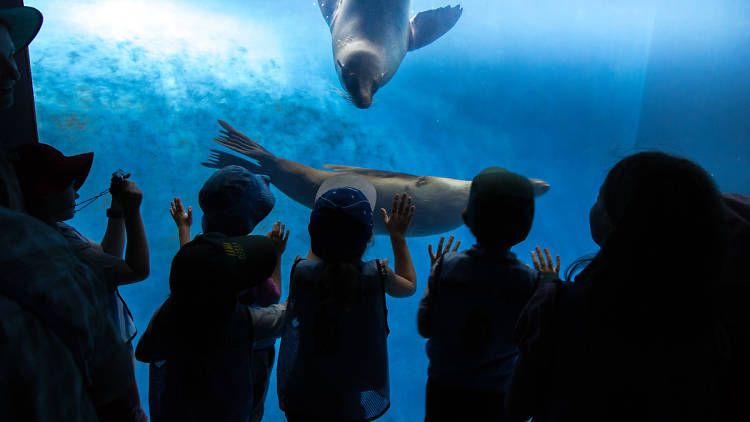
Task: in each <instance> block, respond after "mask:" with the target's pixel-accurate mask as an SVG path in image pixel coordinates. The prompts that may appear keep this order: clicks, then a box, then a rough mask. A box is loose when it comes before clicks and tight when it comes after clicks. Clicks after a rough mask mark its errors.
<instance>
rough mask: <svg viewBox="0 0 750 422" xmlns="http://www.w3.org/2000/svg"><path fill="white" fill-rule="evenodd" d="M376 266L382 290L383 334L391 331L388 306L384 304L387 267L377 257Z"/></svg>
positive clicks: (386, 334)
mask: <svg viewBox="0 0 750 422" xmlns="http://www.w3.org/2000/svg"><path fill="white" fill-rule="evenodd" d="M375 265H376V267H377V268H378V277H379V278H380V286H381V289H380V290H381V291H382V292H383V316H384V317H385V336H386V337H388V334H390V333H391V327H389V326H388V307H387V306H386V304H385V281H386V280H387V279H388V267H387V266H386V265H384V264H383V262H382V261H381V260H379V259H376V260H375Z"/></svg>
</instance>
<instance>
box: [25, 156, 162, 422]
mask: <svg viewBox="0 0 750 422" xmlns="http://www.w3.org/2000/svg"><path fill="white" fill-rule="evenodd" d="M14 156H15V157H14V160H13V165H14V168H15V171H16V174H17V175H18V179H19V182H20V186H21V191H22V193H23V199H24V203H25V206H26V212H27V213H28V214H30V215H32V216H34V217H36V218H38V219H39V220H42V221H43V222H45V223H47V224H48V225H50V226H52V227H53V228H55V229H56V230H57V231H59V232H60V233H61V234H62V235H63V236H64V237H65V239H66V240H67V241H68V242H69V244H70V246H71V247H72V248H73V250H74V252H75V254H76V256H77V257H78V258H79V259H80V260H81V261H82V262H83V263H84V264H86V265H88V266H89V267H90V268H91V270H92V271H93V272H94V273H95V274H96V275H97V276H98V279H99V280H101V281H102V282H104V283H105V284H106V287H107V289H108V291H109V292H111V294H110V304H109V308H110V318H111V320H112V323H113V324H114V327H115V331H116V334H117V335H118V338H119V341H120V342H121V343H123V344H126V345H127V346H128V347H129V348H130V354H131V359H130V368H129V372H130V374H131V377H130V378H131V384H132V385H131V386H130V388H128V389H127V393H126V394H123V395H122V396H121V397H119V398H118V399H116V400H114V401H112V402H110V403H109V405H107V406H104V407H100V408H98V409H97V413H98V415H99V418H100V419H101V420H107V421H112V420H122V421H139V422H140V421H145V420H146V415H145V413H144V412H143V409H142V408H141V404H140V398H139V396H138V389H137V385H136V382H135V372H134V361H133V359H132V354H133V352H132V345H130V342H131V340H132V339H133V338H134V337H135V334H136V328H135V325H134V324H133V318H132V315H131V314H130V311H129V310H128V307H127V305H126V304H125V302H124V301H123V299H122V297H121V296H120V293H119V291H118V286H121V285H124V284H131V283H135V282H138V281H141V280H144V279H145V278H146V277H148V274H149V252H148V243H147V241H146V233H145V231H144V228H143V220H142V219H141V214H140V205H141V200H142V198H143V194H142V193H141V190H140V189H139V188H138V186H136V184H135V183H133V182H132V181H131V180H128V178H129V177H130V175H129V174H122V173H120V172H118V173H115V174H113V176H112V180H111V184H110V189H109V191H110V193H111V195H112V205H111V206H110V208H109V209H108V210H107V217H108V219H109V220H108V224H107V229H106V231H105V233H104V237H103V239H102V241H101V243H100V244H97V243H95V242H93V241H91V240H89V239H88V238H86V237H85V236H84V235H82V234H81V233H80V232H78V230H76V229H75V228H73V227H72V226H70V225H68V224H66V223H65V221H67V220H70V219H71V218H73V215H74V214H75V201H76V199H77V198H78V197H79V196H78V193H77V191H78V189H79V188H80V187H81V186H82V185H83V182H84V181H85V180H86V177H87V176H88V173H89V170H90V169H91V164H92V162H93V158H94V153H93V152H88V153H84V154H79V155H73V156H65V155H63V154H62V153H61V152H60V151H58V150H57V149H55V148H53V147H52V146H50V145H46V144H42V143H35V144H27V145H24V146H22V147H20V148H18V149H17V150H15V151H14ZM126 237H127V240H128V242H127V250H124V249H125V238H126ZM123 250H124V252H125V257H124V259H123Z"/></svg>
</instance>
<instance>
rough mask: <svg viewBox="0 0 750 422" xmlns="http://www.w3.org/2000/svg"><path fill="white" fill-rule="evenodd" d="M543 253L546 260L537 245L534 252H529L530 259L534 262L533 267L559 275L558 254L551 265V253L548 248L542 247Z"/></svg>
mask: <svg viewBox="0 0 750 422" xmlns="http://www.w3.org/2000/svg"><path fill="white" fill-rule="evenodd" d="M544 255H546V257H547V259H546V260H545V259H544V256H543V255H542V248H540V247H539V246H537V247H536V252H534V251H532V252H531V260H532V261H533V262H534V269H535V270H537V271H539V272H542V273H553V274H555V275H556V276H559V275H560V255H557V259H556V260H555V265H554V266H553V265H552V254H550V252H549V249H547V248H544Z"/></svg>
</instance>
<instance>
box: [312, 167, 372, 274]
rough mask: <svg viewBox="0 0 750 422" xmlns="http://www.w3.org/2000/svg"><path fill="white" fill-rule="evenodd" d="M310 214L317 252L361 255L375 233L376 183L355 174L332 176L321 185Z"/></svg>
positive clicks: (326, 257)
mask: <svg viewBox="0 0 750 422" xmlns="http://www.w3.org/2000/svg"><path fill="white" fill-rule="evenodd" d="M315 196H316V200H315V205H314V206H313V210H312V213H311V214H310V224H309V225H308V232H309V233H310V243H311V248H312V250H313V253H315V255H317V256H319V257H320V258H322V259H324V260H350V259H357V258H359V257H360V256H361V255H362V253H363V252H364V248H365V246H366V245H367V241H368V240H369V239H370V237H371V236H372V229H373V225H374V218H373V209H374V208H375V200H376V191H375V187H374V186H373V185H372V183H370V182H369V181H367V179H365V178H363V177H361V176H357V175H353V174H340V175H335V176H331V177H330V178H328V179H326V181H325V182H324V183H323V184H322V185H321V187H320V189H318V193H317V194H316V195H315Z"/></svg>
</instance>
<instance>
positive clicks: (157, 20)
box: [34, 0, 287, 89]
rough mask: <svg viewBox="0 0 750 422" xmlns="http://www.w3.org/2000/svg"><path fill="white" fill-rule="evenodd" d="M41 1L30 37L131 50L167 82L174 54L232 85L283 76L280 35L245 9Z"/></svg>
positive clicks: (119, 0) (114, 0)
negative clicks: (37, 28) (40, 19)
mask: <svg viewBox="0 0 750 422" xmlns="http://www.w3.org/2000/svg"><path fill="white" fill-rule="evenodd" d="M38 7H40V8H42V10H44V15H45V27H44V28H43V29H42V31H41V34H40V39H41V42H37V43H35V44H45V42H44V40H45V39H48V40H52V39H57V40H58V41H59V40H61V39H63V40H64V39H66V38H68V39H69V40H70V41H69V43H68V46H69V47H73V46H74V45H80V43H81V41H83V40H92V39H95V40H98V41H99V44H100V46H101V47H106V48H107V49H108V50H111V51H112V55H110V56H109V58H110V59H116V58H117V56H121V55H123V54H124V53H130V56H131V58H130V59H131V60H130V61H132V62H133V63H132V65H133V66H131V67H132V68H131V70H132V71H133V72H137V71H138V69H136V67H137V66H138V65H139V63H140V64H141V65H142V64H143V63H144V62H147V63H149V64H152V63H160V64H161V66H159V67H160V68H161V69H162V70H165V71H166V73H167V75H165V74H163V73H162V77H163V83H164V87H165V88H167V89H169V88H172V87H174V84H175V81H176V80H179V79H180V78H179V77H178V78H176V79H175V78H171V77H170V76H169V75H168V74H169V73H172V72H170V71H169V68H170V65H174V63H175V62H176V61H177V62H180V63H182V64H185V65H187V67H188V68H189V69H190V72H199V73H206V74H209V75H211V76H213V77H216V78H217V79H219V80H223V81H225V82H226V84H227V85H229V86H234V87H237V86H241V85H248V84H252V83H254V82H256V78H257V77H258V75H261V74H262V75H263V79H264V82H266V83H274V84H281V85H283V84H285V82H286V80H287V77H286V75H285V72H284V69H285V66H284V62H285V57H284V51H283V49H282V47H281V46H280V44H279V42H278V37H277V36H276V34H275V33H274V31H273V30H271V29H269V28H268V27H267V26H266V25H264V23H263V22H261V21H257V20H253V19H252V18H251V17H249V16H234V15H229V14H224V13H220V12H218V11H214V10H210V9H204V8H201V7H197V6H193V5H188V4H179V3H175V2H170V1H162V2H158V3H156V2H147V1H143V0H109V1H101V2H93V3H92V2H86V1H79V2H65V3H62V2H49V4H45V5H43V6H41V5H40V6H38ZM34 47H37V45H35V46H34ZM39 47H42V45H39ZM141 59H144V60H141ZM136 62H139V63H136ZM175 72H176V73H179V72H180V69H175Z"/></svg>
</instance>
